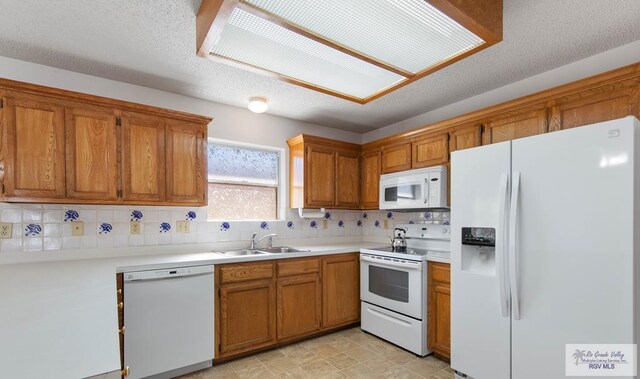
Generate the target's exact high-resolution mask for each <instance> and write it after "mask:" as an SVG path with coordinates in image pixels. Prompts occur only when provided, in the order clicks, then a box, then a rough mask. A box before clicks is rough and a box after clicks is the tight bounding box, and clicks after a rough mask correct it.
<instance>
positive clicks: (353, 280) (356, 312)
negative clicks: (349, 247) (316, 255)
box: [322, 253, 360, 329]
mask: <svg viewBox="0 0 640 379" xmlns="http://www.w3.org/2000/svg"><path fill="white" fill-rule="evenodd" d="M358 257H359V254H358V253H353V254H340V255H333V256H329V257H324V258H323V259H322V306H323V308H322V327H323V328H324V329H327V328H332V327H336V326H340V325H346V324H350V323H353V322H357V321H358V320H359V319H360V275H359V273H360V262H359V260H358Z"/></svg>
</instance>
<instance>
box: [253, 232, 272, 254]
mask: <svg viewBox="0 0 640 379" xmlns="http://www.w3.org/2000/svg"><path fill="white" fill-rule="evenodd" d="M257 235H258V233H253V235H252V236H251V247H250V249H251V250H253V249H255V248H256V246H258V244H259V243H260V242H261V241H262V240H263V239H265V238H268V239H269V241H268V242H267V247H268V248H269V249H271V248H272V247H273V239H274V238H275V237H277V236H278V234H277V233H271V234H267V235H266V236H262V237H260V239H259V240H257V241H256V236H257Z"/></svg>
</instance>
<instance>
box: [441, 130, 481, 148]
mask: <svg viewBox="0 0 640 379" xmlns="http://www.w3.org/2000/svg"><path fill="white" fill-rule="evenodd" d="M480 145H482V126H481V125H471V126H463V127H459V128H456V129H455V130H452V131H451V132H449V152H454V151H457V150H464V149H469V148H472V147H476V146H480Z"/></svg>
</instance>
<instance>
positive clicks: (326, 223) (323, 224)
mask: <svg viewBox="0 0 640 379" xmlns="http://www.w3.org/2000/svg"><path fill="white" fill-rule="evenodd" d="M328 227H329V221H327V220H322V229H327V228H328Z"/></svg>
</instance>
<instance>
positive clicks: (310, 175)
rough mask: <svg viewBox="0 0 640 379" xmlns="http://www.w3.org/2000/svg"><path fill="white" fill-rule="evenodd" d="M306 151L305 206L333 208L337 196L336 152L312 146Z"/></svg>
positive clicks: (327, 148)
mask: <svg viewBox="0 0 640 379" xmlns="http://www.w3.org/2000/svg"><path fill="white" fill-rule="evenodd" d="M305 150H306V154H305V155H306V157H305V165H306V170H305V177H304V181H305V183H304V186H305V192H306V194H305V205H306V206H308V207H333V206H334V205H335V195H336V186H335V183H336V182H335V180H336V167H335V151H334V150H333V149H331V148H329V147H324V146H317V145H311V144H309V145H308V146H307V147H306V148H305Z"/></svg>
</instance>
